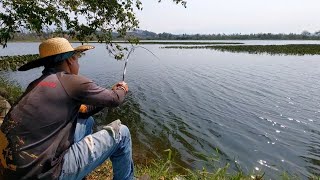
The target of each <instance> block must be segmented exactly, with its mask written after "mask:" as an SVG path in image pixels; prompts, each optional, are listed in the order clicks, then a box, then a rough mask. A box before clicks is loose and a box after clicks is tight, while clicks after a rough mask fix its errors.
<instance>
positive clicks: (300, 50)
mask: <svg viewBox="0 0 320 180" xmlns="http://www.w3.org/2000/svg"><path fill="white" fill-rule="evenodd" d="M163 48H177V49H214V50H219V51H222V52H225V51H227V52H234V53H239V52H245V53H250V54H264V53H266V54H271V55H299V56H303V55H320V44H288V45H236V46H165V47H163Z"/></svg>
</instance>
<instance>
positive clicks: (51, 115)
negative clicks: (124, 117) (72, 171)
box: [0, 72, 125, 179]
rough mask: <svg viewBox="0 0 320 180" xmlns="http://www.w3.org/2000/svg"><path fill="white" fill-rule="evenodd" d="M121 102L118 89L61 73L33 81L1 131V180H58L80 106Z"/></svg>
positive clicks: (120, 94)
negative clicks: (106, 87) (104, 86)
mask: <svg viewBox="0 0 320 180" xmlns="http://www.w3.org/2000/svg"><path fill="white" fill-rule="evenodd" d="M124 97H125V91H124V90H122V89H118V90H108V89H105V88H102V87H100V86H98V85H96V84H95V83H94V82H93V81H91V80H90V79H87V78H85V77H83V76H80V75H73V74H68V73H65V72H55V73H51V74H45V75H43V76H41V77H40V78H39V79H37V80H35V81H33V82H32V83H30V85H29V86H28V88H27V90H26V92H25V93H24V94H23V95H22V97H21V98H20V100H19V101H18V103H16V104H15V105H14V106H13V107H12V108H11V110H10V112H9V113H8V114H7V116H6V117H5V120H4V122H3V124H2V126H1V131H0V161H1V163H0V166H1V168H0V179H1V176H2V177H3V178H4V179H58V177H59V175H60V172H61V168H62V164H63V156H64V154H65V153H66V151H67V150H68V148H69V147H70V146H71V145H72V144H73V143H74V142H73V139H74V132H75V127H76V123H77V118H78V114H79V113H78V111H79V108H80V106H81V104H86V105H89V106H90V105H91V106H95V107H98V109H99V108H103V107H114V106H118V105H119V104H120V103H121V102H122V101H123V99H124ZM80 114H81V113H80Z"/></svg>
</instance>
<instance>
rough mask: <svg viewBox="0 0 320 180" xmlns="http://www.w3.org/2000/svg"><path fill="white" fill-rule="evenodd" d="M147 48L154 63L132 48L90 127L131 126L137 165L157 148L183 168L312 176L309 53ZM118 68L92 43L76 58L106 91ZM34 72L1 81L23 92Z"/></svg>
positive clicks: (316, 86)
mask: <svg viewBox="0 0 320 180" xmlns="http://www.w3.org/2000/svg"><path fill="white" fill-rule="evenodd" d="M245 43H249V44H254V43H256V44H257V43H261V44H272V43H273V42H272V41H249V42H247V41H245ZM274 43H278V44H279V43H280V44H281V43H286V42H284V41H281V42H274ZM292 43H293V42H289V44H292ZM296 43H299V44H301V43H308V42H306V41H303V42H296ZM309 43H310V42H309ZM312 43H313V44H314V43H316V42H314V41H312ZM17 46H19V44H15V47H14V48H13V49H12V51H13V52H15V53H17V51H15V49H16V48H17ZM20 46H21V48H19V47H18V48H19V49H21V51H19V52H20V53H21V52H24V51H25V52H26V53H35V52H37V46H36V45H35V47H34V49H32V48H31V47H33V46H30V45H29V46H25V45H23V43H22V44H21V45H20ZM9 47H10V46H9ZM11 47H12V46H11ZM24 47H28V49H23V48H24ZM146 47H147V48H148V49H150V50H151V51H152V52H154V53H155V54H156V55H157V56H158V57H159V58H160V59H161V60H160V61H159V60H154V57H153V56H152V55H150V53H146V52H145V51H144V50H142V49H136V51H135V52H134V54H132V56H131V59H130V61H129V64H128V69H127V76H126V79H127V82H128V84H129V89H130V93H129V94H128V96H127V98H126V102H125V103H124V104H123V105H122V106H121V107H119V108H114V109H110V110H107V109H106V111H109V112H108V113H107V114H104V115H101V116H98V119H100V120H101V121H99V124H107V123H109V122H111V121H112V120H115V119H121V121H122V122H123V123H124V124H126V125H127V126H128V127H129V128H130V130H131V133H132V139H133V142H134V143H133V146H134V151H135V152H134V155H135V156H136V157H135V159H136V160H140V161H141V163H145V162H146V161H148V157H158V156H161V157H162V158H166V156H167V154H166V153H165V152H164V150H166V149H172V150H173V151H174V152H175V159H176V160H177V161H178V162H179V163H180V164H182V165H184V166H186V167H192V168H200V169H201V168H202V167H206V168H207V169H208V170H210V169H211V168H213V167H214V166H213V164H214V163H213V162H215V161H216V160H217V159H219V161H220V163H221V164H222V165H224V164H225V163H230V164H231V165H232V166H233V167H234V169H236V165H235V164H234V162H236V163H237V164H238V165H239V166H241V167H242V169H243V170H244V171H245V172H252V171H264V172H266V175H265V177H266V178H272V179H278V178H279V174H282V172H283V171H287V172H289V173H291V174H297V175H298V176H300V177H302V178H304V179H305V178H307V177H310V176H312V174H314V175H319V174H320V172H319V171H320V169H319V168H320V164H319V160H320V157H319V154H320V153H319V147H320V143H319V142H320V140H319V139H320V135H319V132H320V121H319V114H320V96H319V94H320V83H318V82H319V77H320V61H319V57H318V56H269V55H251V54H246V53H239V54H236V53H227V52H219V51H213V50H205V49H204V50H203V49H199V50H188V49H187V50H176V49H160V48H159V47H160V46H159V45H148V46H146ZM8 51H10V49H8ZM1 52H4V51H1ZM0 54H1V53H0ZM123 65H124V64H123V62H121V61H115V60H114V59H111V58H108V57H107V56H106V52H105V47H104V45H100V46H99V44H97V47H96V49H95V50H94V52H88V53H87V54H86V56H85V58H84V60H80V66H81V71H80V72H81V73H82V74H83V75H85V76H87V77H89V78H91V79H94V80H95V81H96V82H97V83H99V84H100V85H102V86H107V85H108V86H110V85H112V84H114V83H115V82H116V81H118V80H120V79H121V77H122V69H123ZM40 73H41V69H35V70H31V71H28V72H3V71H2V72H0V75H1V77H6V78H9V79H13V80H16V81H18V82H19V83H20V84H21V85H22V86H23V87H26V86H27V84H28V83H29V82H31V81H32V80H33V79H35V78H37V77H38V76H39V75H40Z"/></svg>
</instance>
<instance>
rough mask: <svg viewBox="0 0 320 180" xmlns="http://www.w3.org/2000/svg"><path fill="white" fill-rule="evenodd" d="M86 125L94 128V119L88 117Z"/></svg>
mask: <svg viewBox="0 0 320 180" xmlns="http://www.w3.org/2000/svg"><path fill="white" fill-rule="evenodd" d="M87 124H88V125H90V126H91V127H93V126H94V119H93V117H92V116H90V117H88V119H87Z"/></svg>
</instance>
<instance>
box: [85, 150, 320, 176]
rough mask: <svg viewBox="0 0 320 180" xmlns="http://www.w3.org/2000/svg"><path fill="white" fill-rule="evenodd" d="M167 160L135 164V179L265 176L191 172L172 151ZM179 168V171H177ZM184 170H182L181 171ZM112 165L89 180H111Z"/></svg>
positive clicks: (228, 171) (227, 169)
mask: <svg viewBox="0 0 320 180" xmlns="http://www.w3.org/2000/svg"><path fill="white" fill-rule="evenodd" d="M166 151H168V152H169V155H168V158H167V160H163V159H157V160H153V161H151V162H150V163H148V164H135V177H137V178H138V179H143V180H151V179H157V180H158V179H159V180H165V179H174V180H225V179H228V180H262V179H264V176H265V174H264V173H262V172H252V173H249V174H246V173H244V172H243V171H242V170H241V168H240V167H239V166H237V170H236V171H234V170H231V168H230V164H226V165H222V166H220V167H217V168H215V169H213V170H206V169H202V170H191V169H188V168H184V167H181V166H180V165H178V164H176V163H175V162H174V161H173V160H172V159H171V151H170V150H166ZM178 168H179V171H178V170H177V169H178ZM181 169H182V170H181ZM112 177H113V175H112V165H111V162H110V161H106V162H105V163H103V164H102V165H101V166H99V167H98V168H96V169H95V171H93V172H92V173H91V174H90V175H89V176H87V180H111V179H112ZM277 179H281V180H300V179H301V178H299V177H298V176H297V175H290V174H288V173H287V172H283V173H282V174H280V175H279V176H278V178H277ZM309 179H310V180H320V177H316V176H313V177H309Z"/></svg>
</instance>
